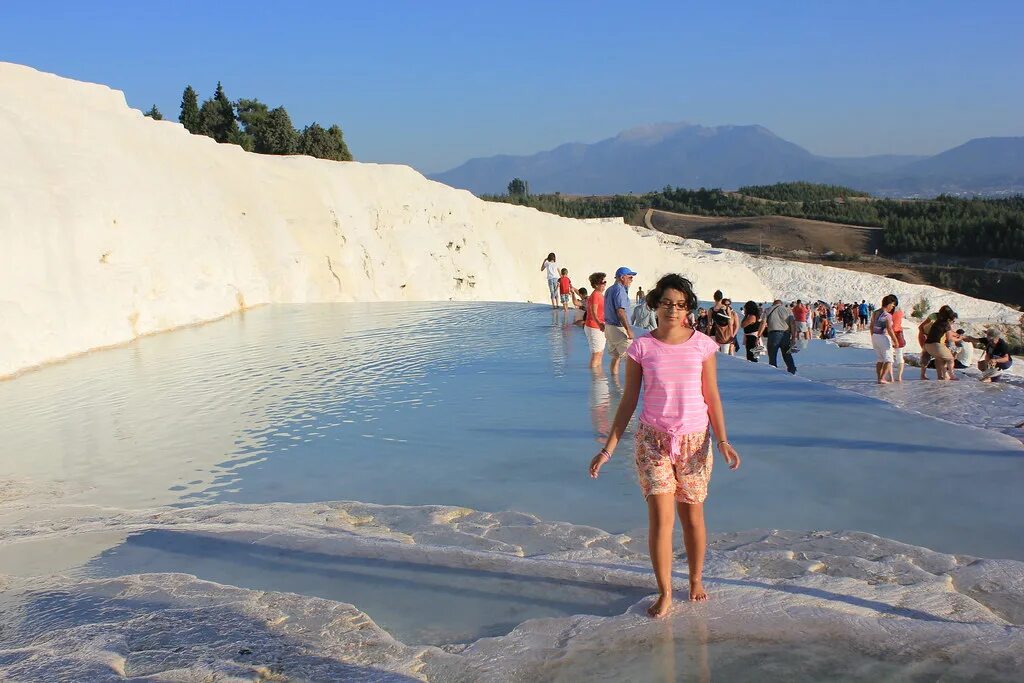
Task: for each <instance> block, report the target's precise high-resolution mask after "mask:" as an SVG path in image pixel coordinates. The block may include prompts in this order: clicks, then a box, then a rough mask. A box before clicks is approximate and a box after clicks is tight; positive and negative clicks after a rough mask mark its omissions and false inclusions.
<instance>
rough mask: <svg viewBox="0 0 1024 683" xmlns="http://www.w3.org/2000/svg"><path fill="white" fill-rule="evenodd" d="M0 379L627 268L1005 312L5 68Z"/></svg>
mask: <svg viewBox="0 0 1024 683" xmlns="http://www.w3.org/2000/svg"><path fill="white" fill-rule="evenodd" d="M0 146H2V149H3V150H4V163H3V164H0V245H2V248H0V319H2V320H3V324H2V325H0V377H3V376H7V375H11V374H13V373H16V372H18V371H20V370H23V369H26V368H29V367H32V366H34V365H38V364H41V363H46V362H49V361H53V360H57V359H60V358H64V357H67V356H70V355H73V354H76V353H80V352H83V351H87V350H90V349H95V348H99V347H103V346H109V345H114V344H119V343H123V342H127V341H130V340H132V339H134V338H136V337H138V336H139V335H143V334H149V333H153V332H159V331H163V330H168V329H172V328H174V327H179V326H182V325H189V324H194V323H200V322H204V321H209V320H213V319H216V318H219V317H222V316H224V315H228V314H231V313H233V312H235V311H239V310H242V309H244V308H246V307H251V306H256V305H260V304H266V303H280V302H288V303H301V302H323V301H407V300H417V301H428V300H449V299H453V300H491V301H538V302H545V301H547V285H546V283H545V281H544V277H543V274H542V273H541V272H540V265H541V261H542V259H543V258H544V256H545V255H546V254H547V253H548V252H550V251H554V252H555V253H556V254H558V255H559V265H561V266H564V267H567V268H568V269H569V271H570V276H571V277H572V278H573V280H574V283H575V284H576V285H577V286H579V285H584V286H586V285H587V283H586V276H587V275H588V274H589V273H590V272H593V271H597V270H603V271H606V272H609V273H610V272H612V271H614V269H615V268H616V267H617V266H619V265H628V266H630V267H632V268H633V269H635V270H637V271H638V272H639V273H640V277H639V278H638V279H639V284H640V285H641V286H644V287H645V288H646V287H649V286H650V285H651V284H653V282H654V280H655V279H656V278H657V277H658V276H660V275H661V274H663V273H665V272H670V271H680V272H683V273H684V274H686V275H687V276H689V277H690V278H691V279H693V280H694V281H695V282H696V286H697V289H698V294H699V295H700V296H702V297H703V298H708V297H710V295H711V293H712V291H713V290H715V289H717V288H722V289H724V290H727V293H728V294H729V295H730V296H732V297H733V299H735V300H743V299H748V298H750V299H756V300H759V301H763V300H767V299H770V298H771V297H772V296H773V294H774V295H781V296H783V297H786V298H796V297H799V296H808V295H815V296H821V297H825V298H830V299H831V298H840V297H862V298H863V297H867V298H873V299H878V298H879V297H880V296H881V295H883V294H886V293H888V292H889V291H895V292H896V293H897V294H899V295H900V296H901V297H905V298H906V299H908V300H909V299H914V300H916V299H917V298H920V296H921V295H924V296H926V297H927V298H929V299H930V300H931V302H932V305H933V307H934V306H937V305H940V304H942V303H950V304H952V305H954V306H955V307H956V308H957V309H958V310H959V311H960V313H961V315H962V316H963V317H984V318H993V319H996V318H998V319H1001V320H1002V319H1005V320H1007V321H1009V320H1015V319H1016V316H1017V314H1016V313H1015V312H1013V311H1012V310H1011V309H1009V308H1007V307H1005V306H1001V305H998V304H993V303H990V302H985V301H981V300H978V299H971V298H969V297H964V296H960V295H957V294H953V293H950V292H943V291H942V290H938V289H935V288H931V287H920V286H915V285H908V284H905V283H900V282H897V281H894V280H887V279H885V278H881V277H877V276H872V275H863V274H859V273H853V272H851V271H845V270H839V269H834V268H823V267H817V266H810V265H804V264H797V263H787V262H781V261H774V260H773V261H768V260H764V261H759V260H757V259H754V258H751V257H748V256H745V255H743V254H738V253H735V252H729V251H723V250H712V249H709V248H707V245H705V244H704V243H701V242H695V241H686V240H679V239H675V238H670V237H668V236H665V235H661V234H659V233H654V232H651V231H649V230H646V229H642V228H632V227H629V226H626V225H624V224H623V222H622V221H621V220H618V219H609V220H597V221H579V220H573V219H567V218H561V217H558V216H553V215H550V214H545V213H541V212H539V211H536V210H533V209H527V208H523V207H515V206H510V205H506V204H496V203H490V202H484V201H481V200H479V199H477V198H476V197H474V196H473V195H471V194H470V193H468V192H466V191H463V190H456V189H453V188H450V187H447V186H445V185H442V184H440V183H436V182H433V181H429V180H427V179H425V178H424V177H423V176H421V175H420V174H419V173H417V172H416V171H414V170H412V169H411V168H408V167H405V166H384V165H377V164H363V163H339V162H332V161H324V160H318V159H312V158H309V157H297V156H296V157H271V156H262V155H257V154H250V153H247V152H244V151H243V150H242V149H241V148H239V147H237V146H234V145H222V144H217V143H216V142H214V141H213V140H211V139H210V138H207V137H203V136H198V135H191V134H189V133H188V132H187V131H186V130H185V129H184V128H183V127H182V126H180V125H179V124H177V123H173V122H169V121H153V120H151V119H148V118H145V117H143V116H142V115H141V114H140V112H138V111H137V110H134V109H131V108H129V107H128V106H127V104H126V103H125V99H124V95H123V94H122V93H120V92H118V91H115V90H111V89H110V88H107V87H106V86H102V85H96V84H91V83H81V82H77V81H73V80H69V79H65V78H60V77H58V76H55V75H52V74H46V73H41V72H39V71H36V70H34V69H31V68H29V67H25V66H20V65H17V64H9V63H0Z"/></svg>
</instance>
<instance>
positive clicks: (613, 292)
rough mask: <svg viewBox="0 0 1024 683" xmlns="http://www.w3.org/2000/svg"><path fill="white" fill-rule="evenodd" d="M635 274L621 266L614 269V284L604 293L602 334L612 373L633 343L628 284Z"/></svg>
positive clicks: (616, 369)
mask: <svg viewBox="0 0 1024 683" xmlns="http://www.w3.org/2000/svg"><path fill="white" fill-rule="evenodd" d="M635 275H636V273H635V272H634V271H633V270H630V269H629V268H627V267H626V266H622V267H621V268H619V269H618V270H616V271H615V284H614V285H612V286H611V287H609V288H608V291H607V292H605V293H604V335H605V337H606V338H607V340H608V353H609V354H610V355H611V357H612V364H611V367H610V368H609V369H610V370H611V371H612V373H613V374H614V373H615V372H616V371H618V369H619V361H621V360H622V358H623V357H624V356H625V355H626V349H628V348H629V345H630V344H632V343H633V328H631V327H630V326H629V285H630V283H632V282H633V277H634V276H635Z"/></svg>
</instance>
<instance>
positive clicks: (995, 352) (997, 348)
mask: <svg viewBox="0 0 1024 683" xmlns="http://www.w3.org/2000/svg"><path fill="white" fill-rule="evenodd" d="M1002 337H1003V333H1002V332H1001V331H1000V330H998V329H996V328H992V329H990V330H989V331H988V332H986V333H985V357H984V358H983V359H982V360H981V362H979V363H978V368H979V369H980V370H981V371H982V374H981V381H982V382H991V381H992V380H998V377H999V376H1000V375H1001V374H1003V371H1004V370H1009V369H1010V366H1012V365H1013V358H1012V357H1011V356H1010V345H1009V344H1007V343H1006V340H1005V339H1003V338H1002Z"/></svg>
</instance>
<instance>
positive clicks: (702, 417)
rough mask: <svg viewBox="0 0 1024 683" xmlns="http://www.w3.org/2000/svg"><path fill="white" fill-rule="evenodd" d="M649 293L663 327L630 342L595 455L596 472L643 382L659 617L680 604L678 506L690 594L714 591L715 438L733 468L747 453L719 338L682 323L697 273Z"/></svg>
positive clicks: (642, 453) (642, 431) (641, 469)
mask: <svg viewBox="0 0 1024 683" xmlns="http://www.w3.org/2000/svg"><path fill="white" fill-rule="evenodd" d="M647 301H648V303H649V304H650V305H651V307H652V308H657V309H658V327H657V329H655V330H654V331H653V332H651V333H648V334H644V335H643V336H642V337H640V338H639V339H637V341H636V342H635V343H634V344H633V345H632V346H631V347H630V348H629V354H628V355H629V360H628V361H627V366H626V388H625V390H624V391H623V394H622V399H621V400H620V401H619V407H618V410H617V411H616V413H615V420H614V422H613V423H612V428H611V433H610V434H609V435H608V440H607V442H606V443H605V446H604V448H602V449H601V451H600V452H599V453H598V454H597V455H595V456H594V458H593V460H591V462H590V476H591V477H594V478H596V477H597V476H598V474H599V473H600V471H601V467H602V466H603V465H604V464H605V463H607V462H608V461H609V460H610V459H611V457H612V453H614V452H615V447H616V446H617V445H618V443H619V439H620V438H621V437H622V434H623V432H624V431H625V430H626V427H627V426H628V425H629V422H630V419H632V417H633V413H634V412H635V411H636V407H637V402H638V400H639V397H640V389H641V387H642V388H643V390H644V405H643V410H642V412H641V414H640V424H639V425H638V426H637V430H636V436H635V437H634V438H635V444H636V452H635V462H636V471H637V476H638V478H639V480H640V488H641V491H642V492H643V495H644V499H645V500H646V501H647V511H648V520H649V529H648V548H649V551H650V557H651V565H652V567H653V568H654V576H655V579H656V580H657V583H658V593H659V595H658V598H657V599H656V600H655V601H654V603H653V604H652V605H651V606H650V607H649V608H648V609H647V614H648V615H649V616H651V617H655V618H657V617H662V616H664V615H665V614H667V613H668V611H669V608H670V607H671V606H672V557H673V556H672V531H673V528H672V527H673V525H674V523H675V520H674V517H675V514H676V513H678V515H679V519H680V522H681V523H682V525H683V543H684V545H685V547H686V562H687V565H688V567H689V583H690V595H689V597H690V600H691V601H694V602H701V601H704V600H707V599H708V596H707V593H706V592H705V591H704V586H703V583H702V580H701V579H702V574H703V569H704V553H705V550H706V545H707V537H706V532H705V528H704V500H705V499H706V498H707V493H708V482H709V480H710V479H711V469H712V464H713V457H714V456H713V453H712V448H711V444H712V442H713V441H715V442H717V447H718V451H719V452H720V453H721V454H722V457H723V458H724V459H725V462H726V463H727V464H728V465H729V468H730V469H736V468H737V467H739V466H740V456H739V454H738V453H737V452H736V450H735V449H734V448H733V447H732V446H731V445H730V444H729V437H728V435H727V434H726V429H725V414H724V412H723V410H722V401H721V399H720V397H719V394H718V380H717V371H716V360H715V348H716V344H715V342H714V341H712V340H711V339H709V338H708V337H707V336H706V335H704V334H701V333H700V332H697V331H696V330H694V329H693V328H689V327H685V326H684V325H683V324H682V320H683V318H684V317H685V316H686V313H687V311H689V310H693V308H695V307H696V305H697V297H696V295H694V293H693V287H692V285H691V284H690V281H689V280H687V279H686V278H684V277H682V276H681V275H677V274H670V275H665V276H664V277H662V278H661V279H660V280H658V284H657V286H656V287H655V288H654V289H653V290H652V291H651V292H650V293H649V294H648V295H647ZM709 427H710V430H709ZM711 431H713V432H714V437H712V436H711ZM673 507H674V508H675V510H673Z"/></svg>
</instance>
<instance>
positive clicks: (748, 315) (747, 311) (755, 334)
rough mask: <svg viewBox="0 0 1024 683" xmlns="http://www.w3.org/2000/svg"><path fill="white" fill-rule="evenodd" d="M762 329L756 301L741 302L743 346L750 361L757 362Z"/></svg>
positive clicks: (762, 324) (759, 311)
mask: <svg viewBox="0 0 1024 683" xmlns="http://www.w3.org/2000/svg"><path fill="white" fill-rule="evenodd" d="M763 330H764V323H763V322H762V321H761V309H760V308H758V305H757V302H755V301H748V302H747V303H745V304H743V346H744V347H745V348H746V349H747V360H749V361H750V362H751V363H756V362H757V356H758V351H759V348H758V347H759V345H760V344H761V334H762V332H763Z"/></svg>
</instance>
